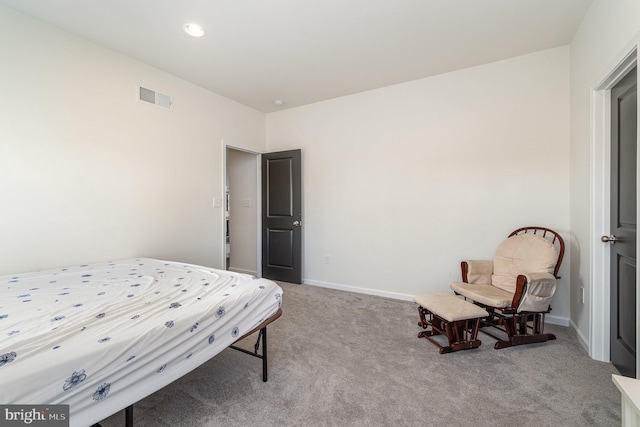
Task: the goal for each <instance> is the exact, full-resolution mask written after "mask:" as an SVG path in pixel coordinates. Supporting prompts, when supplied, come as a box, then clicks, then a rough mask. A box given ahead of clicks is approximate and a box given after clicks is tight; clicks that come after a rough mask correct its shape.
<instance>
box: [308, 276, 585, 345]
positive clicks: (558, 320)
mask: <svg viewBox="0 0 640 427" xmlns="http://www.w3.org/2000/svg"><path fill="white" fill-rule="evenodd" d="M303 282H304V284H305V285H312V286H319V287H321V288H328V289H336V290H339V291H347V292H356V293H359V294H366V295H376V296H379V297H386V298H392V299H397V300H402V301H413V297H414V296H415V295H411V294H403V293H400V292H390V291H381V290H379V289H371V288H360V287H357V286H347V285H341V284H338V283H329V282H322V281H320V280H313V279H304V280H303ZM545 321H546V322H547V323H549V324H551V325H559V326H569V319H568V318H566V317H560V316H553V315H550V314H547V315H546V316H545ZM573 327H574V329H576V331H577V330H578V329H577V328H576V327H575V325H574V326H573ZM578 333H579V331H578Z"/></svg>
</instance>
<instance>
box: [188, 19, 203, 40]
mask: <svg viewBox="0 0 640 427" xmlns="http://www.w3.org/2000/svg"><path fill="white" fill-rule="evenodd" d="M184 30H185V31H186V32H187V34H189V35H190V36H193V37H202V36H204V29H203V28H202V27H201V26H200V25H198V24H194V23H192V22H191V23H189V24H185V25H184Z"/></svg>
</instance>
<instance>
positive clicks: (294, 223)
mask: <svg viewBox="0 0 640 427" xmlns="http://www.w3.org/2000/svg"><path fill="white" fill-rule="evenodd" d="M301 225H302V221H293V226H294V227H300V226H301Z"/></svg>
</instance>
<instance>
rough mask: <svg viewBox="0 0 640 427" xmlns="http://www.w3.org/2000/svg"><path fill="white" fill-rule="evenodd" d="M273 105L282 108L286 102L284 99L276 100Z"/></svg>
mask: <svg viewBox="0 0 640 427" xmlns="http://www.w3.org/2000/svg"><path fill="white" fill-rule="evenodd" d="M273 105H275V106H276V107H282V106H283V105H284V101H283V100H282V99H274V100H273Z"/></svg>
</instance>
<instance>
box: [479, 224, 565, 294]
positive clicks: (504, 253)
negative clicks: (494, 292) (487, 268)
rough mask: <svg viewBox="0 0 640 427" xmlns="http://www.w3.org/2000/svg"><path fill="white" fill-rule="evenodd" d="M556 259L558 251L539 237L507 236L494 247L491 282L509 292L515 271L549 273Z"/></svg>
mask: <svg viewBox="0 0 640 427" xmlns="http://www.w3.org/2000/svg"><path fill="white" fill-rule="evenodd" d="M557 260H558V251H557V250H556V248H555V247H554V246H553V243H552V242H551V241H549V240H547V239H545V238H543V237H540V236H536V235H535V234H530V233H527V234H520V235H518V236H513V237H510V238H508V239H507V240H505V241H504V242H502V243H501V244H500V246H498V249H497V250H496V255H495V257H494V260H493V261H494V263H493V275H492V276H491V283H492V285H493V286H495V287H497V288H500V289H502V290H504V291H507V292H510V293H511V295H513V294H514V293H515V291H516V278H517V277H518V275H519V274H531V273H534V274H535V273H547V274H551V275H552V274H553V269H554V268H555V265H556V261H557ZM494 307H496V306H494Z"/></svg>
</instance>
